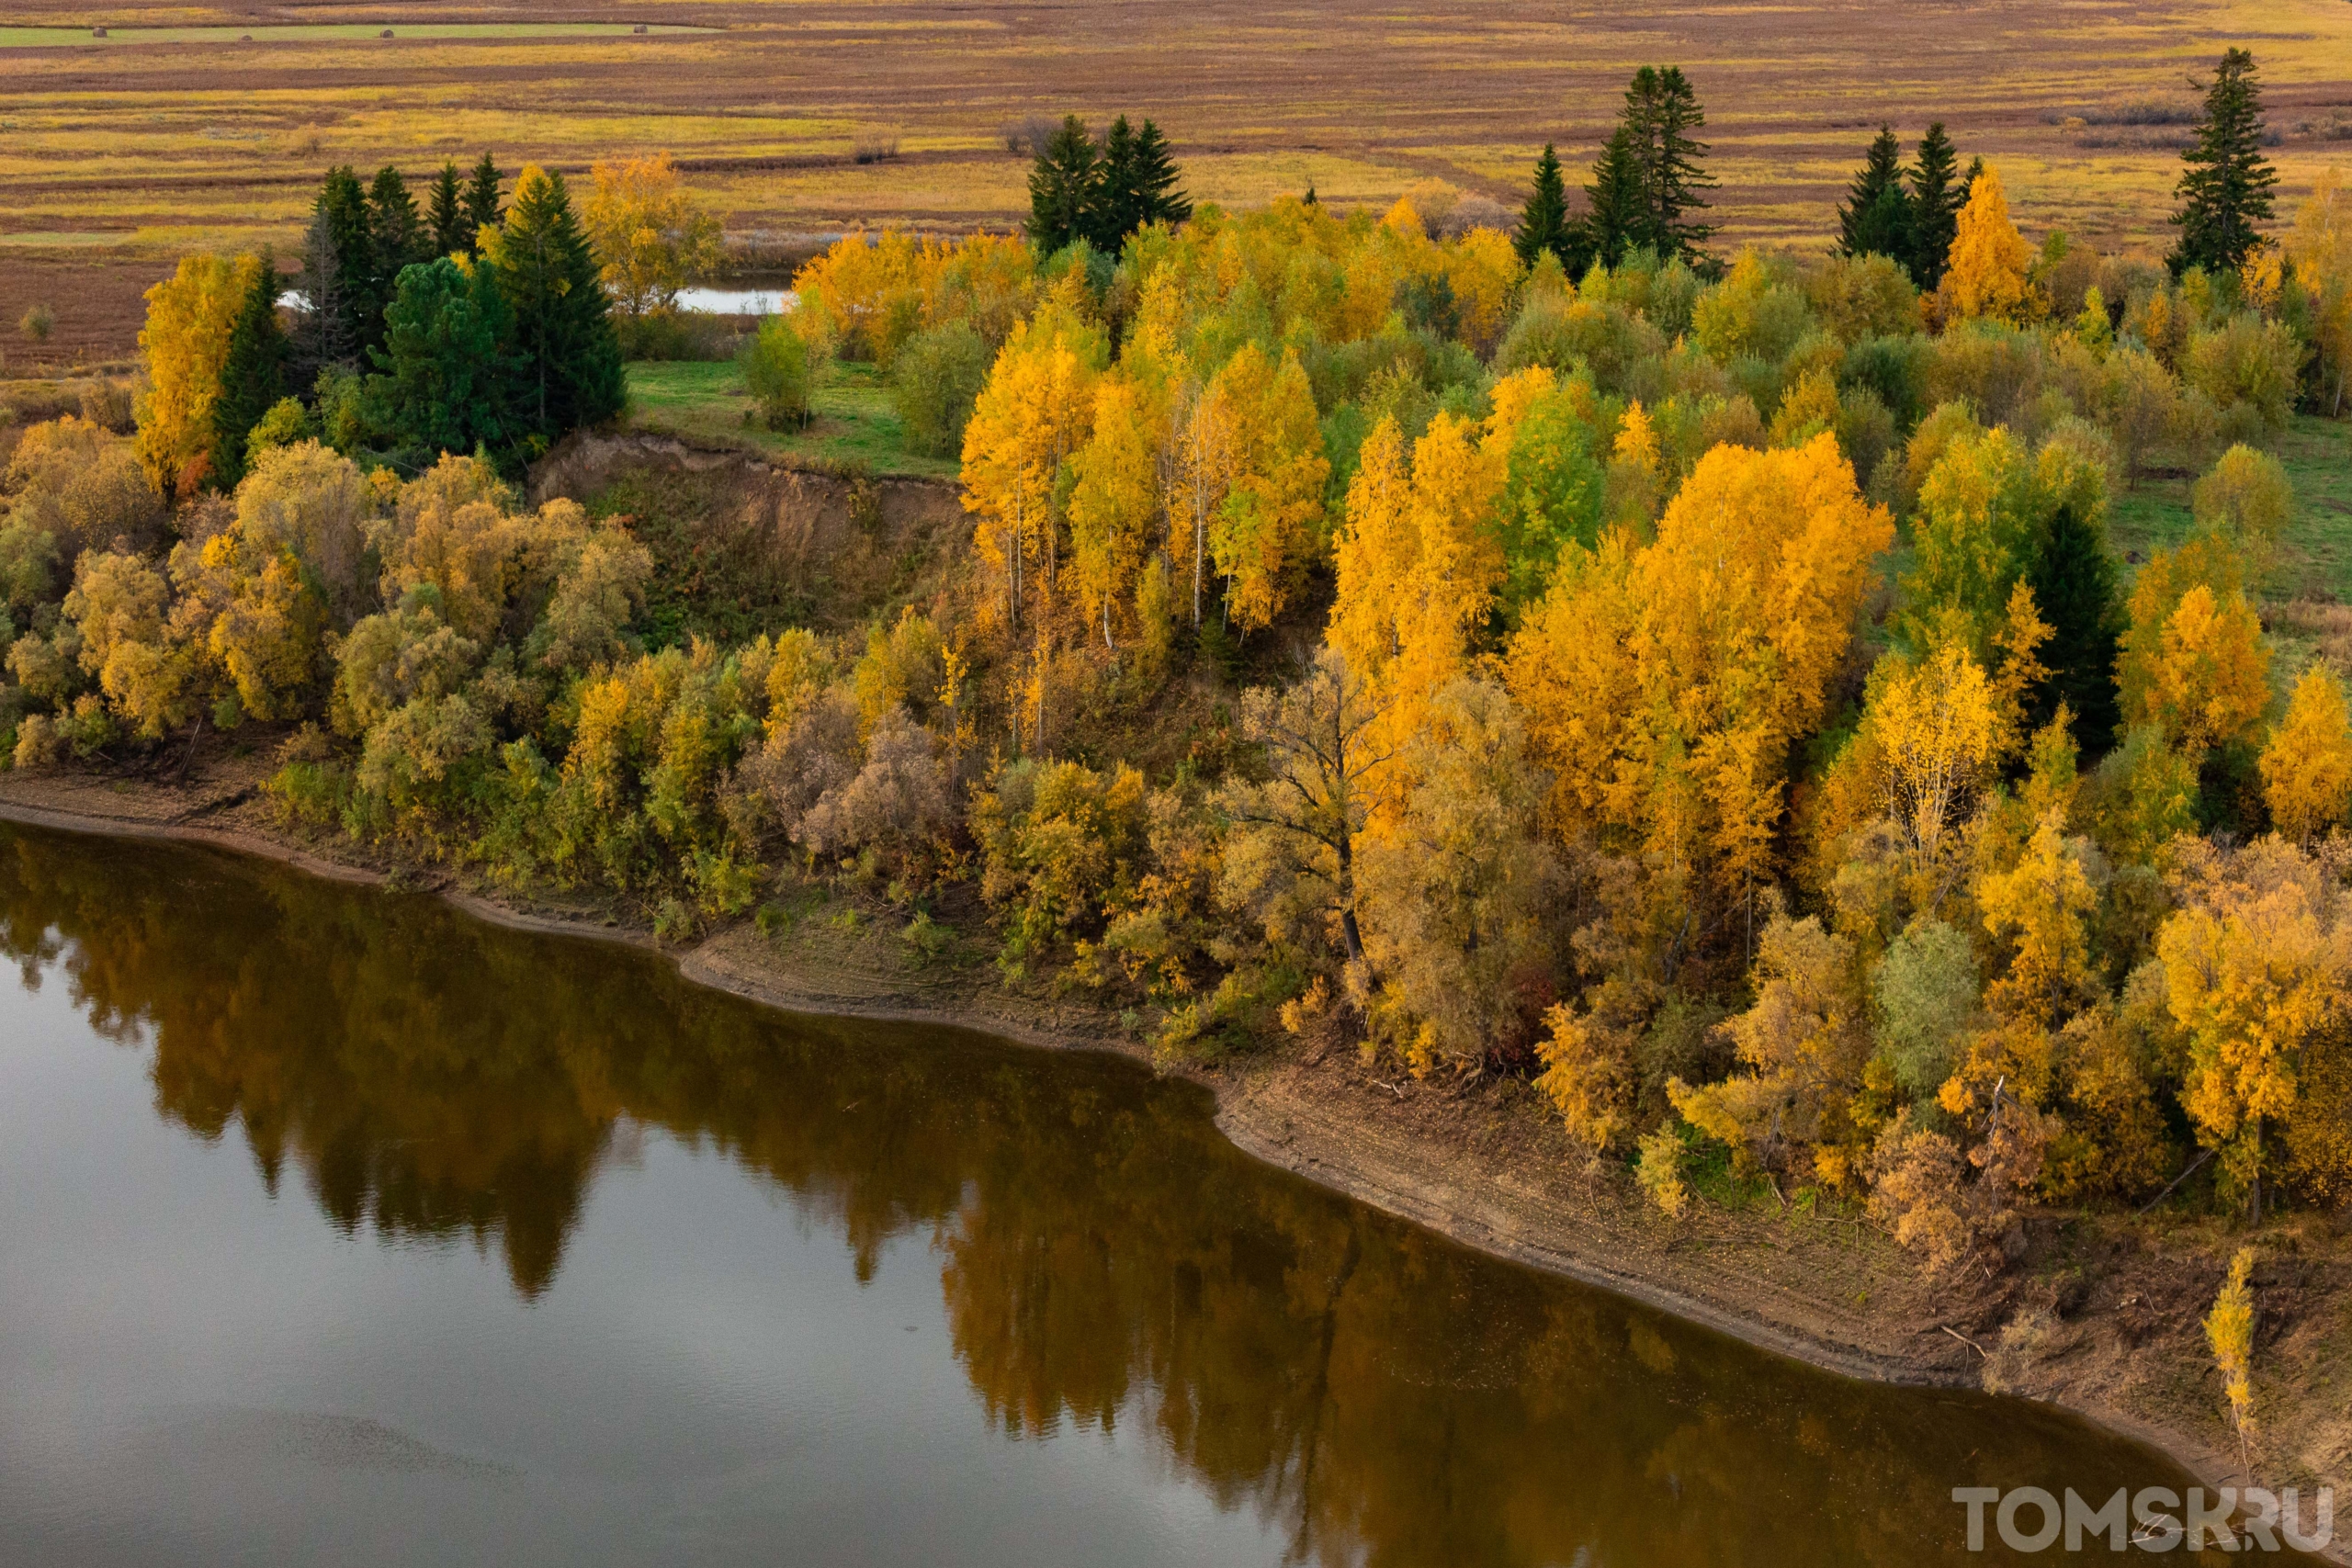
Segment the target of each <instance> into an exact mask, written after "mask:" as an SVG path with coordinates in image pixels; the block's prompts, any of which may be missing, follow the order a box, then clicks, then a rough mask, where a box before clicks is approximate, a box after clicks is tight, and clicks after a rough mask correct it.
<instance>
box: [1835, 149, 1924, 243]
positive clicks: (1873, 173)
mask: <svg viewBox="0 0 2352 1568" xmlns="http://www.w3.org/2000/svg"><path fill="white" fill-rule="evenodd" d="M1912 228H1913V220H1912V210H1911V195H1910V193H1909V192H1908V191H1906V190H1905V189H1904V188H1903V144H1902V143H1901V142H1900V141H1896V140H1895V139H1894V128H1893V127H1892V126H1885V125H1882V126H1880V127H1879V128H1878V136H1877V138H1876V139H1875V140H1873V141H1871V150H1870V152H1869V155H1868V156H1867V157H1866V158H1865V159H1864V161H1863V163H1862V167H1861V171H1860V173H1859V174H1857V175H1855V176H1854V183H1853V184H1852V185H1851V186H1848V187H1847V192H1846V200H1845V203H1844V205H1842V206H1840V207H1839V208H1838V253H1839V254H1842V255H1849V256H1867V255H1881V256H1887V257H1890V258H1892V259H1893V260H1894V261H1896V262H1898V263H1900V264H1902V265H1903V266H1905V268H1906V269H1907V268H1908V267H1909V266H1910V265H1911V255H1912V232H1911V231H1912Z"/></svg>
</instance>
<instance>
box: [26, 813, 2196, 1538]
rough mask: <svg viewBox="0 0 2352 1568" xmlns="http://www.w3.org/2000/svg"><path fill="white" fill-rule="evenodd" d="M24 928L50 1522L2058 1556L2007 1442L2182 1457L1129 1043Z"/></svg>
mask: <svg viewBox="0 0 2352 1568" xmlns="http://www.w3.org/2000/svg"><path fill="white" fill-rule="evenodd" d="M0 946H5V949H6V953H7V955H8V956H9V957H10V958H11V959H13V960H14V963H15V974H14V977H13V980H10V981H0V1560H5V1561H6V1562H25V1563H36V1562H37V1563H43V1564H51V1565H67V1564H83V1563H88V1564H107V1565H110V1568H119V1565H123V1564H145V1563H159V1564H160V1563H173V1564H213V1563H291V1562H319V1563H330V1562H331V1563H335V1564H342V1565H360V1564H374V1563H385V1564H391V1563H403V1564H405V1563H435V1564H472V1563H481V1564H497V1565H499V1568H519V1565H523V1564H538V1563H548V1564H558V1563H560V1564H602V1563H632V1564H635V1563H648V1564H652V1563H659V1564H695V1563H749V1562H759V1563H811V1564H835V1563H842V1564H855V1563H877V1564H899V1563H905V1564H935V1563H936V1564H966V1563H969V1564H998V1563H1003V1564H1022V1565H1024V1568H1028V1565H1048V1564H1106V1565H1143V1564H1154V1563H1170V1564H1175V1563H1187V1564H1196V1563H1276V1562H1308V1563H1353V1562H1367V1563H1382V1564H1392V1563H1393V1564H1415V1565H1419V1564H1430V1565H1440V1564H1443V1565H1457V1568H1469V1565H1482V1564H1582V1565H1587V1568H1601V1565H1604V1564H1614V1565H1622V1568H1665V1565H1669V1564H1671V1565H1677V1568H1682V1565H1695V1564H1723V1565H1736V1564H1770V1565H1774V1568H1781V1565H1787V1568H1797V1565H1803V1568H1820V1565H1825V1564H1858V1563H1868V1564H1888V1565H1901V1568H1916V1565H1917V1564H1923V1563H1926V1564H1933V1563H1945V1562H1951V1563H1962V1562H1976V1563H1982V1562H1998V1561H2002V1560H2003V1558H2002V1555H2001V1554H2000V1553H1999V1552H1998V1551H1993V1552H1987V1553H1984V1554H1970V1553H1968V1552H1966V1551H1964V1550H1963V1545H1962V1511H1961V1510H1960V1509H1959V1508H1958V1507H1956V1506H1954V1505H1953V1504H1952V1503H1951V1500H1950V1499H1951V1489H1952V1488H1953V1487H1955V1486H1961V1485H1998V1486H2007V1485H2013V1484H2019V1483H2041V1484H2043V1485H2065V1484H2072V1485H2075V1486H2076V1487H2077V1488H2079V1489H2081V1490H2082V1491H2084V1493H2085V1494H2086V1495H2103V1494H2104V1493H2105V1492H2107V1491H2109V1490H2112V1488H2113V1487H2114V1486H2116V1485H2120V1484H2130V1485H2133V1486H2138V1485H2143V1484H2150V1483H2156V1484H2162V1483H2174V1484H2177V1483H2181V1482H2182V1481H2183V1480H2184V1479H2185V1478H2183V1477H2182V1476H2181V1475H2180V1473H2179V1472H2177V1470H2176V1469H2175V1468H2174V1467H2173V1466H2171V1465H2170V1464H2169V1463H2167V1462H2166V1461H2164V1460H2163V1459H2161V1458H2160V1457H2158V1456H2156V1455H2154V1454H2152V1453H2150V1452H2148V1451H2146V1450H2143V1449H2140V1448H2137V1447H2134V1446H2132V1445H2131V1444H2128V1443H2125V1442H2123V1441H2120V1440H2119V1439H2117V1438H2112V1437H2109V1436H2108V1435H2105V1434H2103V1433H2100V1432H2098V1431H2096V1430H2094V1429H2092V1428H2090V1427H2086V1426H2084V1425H2083V1424H2081V1423H2079V1422H2076V1421H2074V1420H2072V1419H2069V1418H2067V1417H2064V1416H2059V1415H2057V1414H2054V1413H2052V1412H2051V1411H2048V1410H2046V1409H2042V1408H2039V1407H2035V1406H2031V1405H2026V1404H2011V1403H2002V1402H1997V1401H1995V1400H1991V1399H1987V1398H1984V1397H1979V1396H1974V1395H1967V1394H1959V1393H1939V1392H1924V1391H1918V1390H1897V1389H1887V1388H1881V1387H1874V1386H1868V1385H1863V1384H1860V1383H1854V1382H1846V1381H1843V1380H1840V1379H1837V1378H1833V1377H1829V1376H1826V1375H1823V1374H1821V1373H1817V1372H1815V1371H1810V1370H1808V1369H1806V1368H1804V1367H1801V1366H1798V1365H1795V1364H1792V1363H1791V1362H1788V1361H1785V1360H1782V1359H1778V1358H1776V1357H1772V1356H1769V1355H1765V1354H1762V1353H1759V1352H1758V1351H1755V1350H1752V1349H1750V1348H1747V1347H1746V1346H1743V1345H1740V1344H1738V1343H1736V1342H1734V1341H1732V1340H1729V1339H1726V1338H1724V1337H1720V1336H1718V1335H1715V1334H1712V1333H1709V1332H1707V1331H1704V1330H1702V1329H1699V1328H1695V1327H1692V1326H1690V1325H1684V1324H1680V1323H1678V1322H1676V1321H1674V1320H1672V1319H1670V1318H1668V1317H1664V1316H1661V1315H1658V1314H1654V1313H1652V1312H1649V1311H1647V1310H1645V1309H1642V1308H1639V1307H1636V1306H1634V1305H1632V1304H1629V1303H1625V1302H1623V1301H1621V1300H1619V1299H1617V1298H1615V1297H1613V1296H1611V1295H1608V1294H1606V1293H1603V1292H1596V1291H1592V1290H1589V1289H1585V1288H1583V1287H1580V1286H1577V1285H1576V1284H1572V1283H1569V1282H1567V1281H1565V1280H1557V1279H1554V1278H1551V1277H1548V1276H1545V1275H1543V1274H1539V1273H1535V1272H1532V1271H1529V1270H1527V1269H1520V1268H1517V1267H1513V1266H1511V1265H1509V1264H1505V1263H1501V1262H1498V1261H1495V1260H1492V1259H1489V1258H1484V1257H1481V1256H1478V1255H1476V1254H1474V1253H1471V1252H1468V1251H1464V1250H1463V1249H1461V1248H1459V1247H1454V1246H1453V1245H1451V1244H1449V1243H1447V1242H1445V1241H1443V1240H1441V1239H1439V1238H1437V1237H1435V1236H1433V1235H1429V1234H1428V1233H1426V1232H1423V1231H1420V1230H1418V1229H1416V1228H1414V1227H1413V1226H1410V1225H1408V1224H1402V1223H1400V1222H1397V1221H1395V1220H1392V1219H1388V1218H1386V1217H1385V1216H1383V1215H1381V1214H1378V1213H1374V1212H1372V1211H1370V1210H1368V1209H1365V1208H1363V1207H1362V1206H1360V1205H1357V1204H1355V1203H1352V1202H1350V1201H1347V1200H1344V1199H1341V1198H1339V1197H1336V1196H1334V1195H1332V1194H1330V1193H1329V1192H1326V1191H1323V1190H1319V1189H1317V1188H1315V1187H1312V1186H1310V1185H1308V1184H1306V1183H1305V1182H1303V1181H1300V1180H1297V1179H1293V1178H1292V1177H1290V1176H1287V1175H1285V1174H1283V1173H1282V1172H1279V1171H1275V1170H1273V1169H1271V1168H1267V1167H1264V1166H1261V1165H1259V1164H1257V1163H1255V1162H1253V1161H1251V1160H1250V1159H1248V1158H1246V1157H1245V1156H1242V1155H1240V1154H1239V1153H1238V1152H1237V1151H1236V1150H1234V1149H1233V1148H1232V1147H1231V1146H1230V1145H1227V1144H1226V1143H1225V1142H1224V1140H1223V1139H1222V1138H1221V1137H1220V1136H1219V1135H1218V1134H1217V1133H1216V1130H1215V1128H1214V1127H1213V1126H1212V1125H1211V1123H1210V1119H1209V1117H1210V1111H1211V1105H1210V1103H1209V1100H1208V1098H1207V1097H1206V1096H1205V1095H1204V1093H1203V1092H1201V1091H1200V1090H1199V1089H1196V1088H1193V1087H1192V1086H1189V1085H1185V1084H1181V1083H1172V1082H1163V1081H1159V1080H1156V1079H1154V1078H1153V1077H1151V1076H1150V1075H1149V1074H1148V1073H1147V1072H1145V1071H1143V1070H1142V1069H1140V1068H1139V1067H1137V1066H1136V1065H1134V1064H1133V1063H1130V1062H1128V1061H1125V1060H1124V1059H1120V1058H1114V1057H1110V1056H1102V1057H1093V1056H1086V1055H1055V1054H1049V1053H1044V1052H1036V1051H1030V1050H1025V1049H1022V1048H1018V1047H1014V1046H1011V1045H1007V1044H1004V1043H998V1042H994V1041H991V1040H989V1039H987V1038H984V1037H982V1036H978V1035H975V1034H968V1033H963V1032H955V1031H949V1030H942V1029H918V1028H906V1027H897V1026H885V1025H877V1024H873V1023H865V1022H846V1021H826V1020H817V1019H807V1018H799V1017H792V1016H786V1015H782V1014H778V1013H775V1012H772V1011H766V1010H761V1009H759V1008H756V1007H753V1006H752V1005H749V1004H747V1003H743V1002H741V1001H738V1000H736V999H734V998H729V997H724V996H720V995H717V994H714V993H711V992H708V991H705V990H701V989H697V988H695V987H689V986H687V985H685V984H684V983H683V982H681V981H679V980H678V979H677V978H676V977H675V976H674V975H673V973H672V971H671V969H670V967H669V965H668V964H665V963H663V962H662V961H661V960H659V959H657V958H655V957H652V956H650V955H647V954H643V953H639V952H637V951H635V950H633V949H628V948H622V947H617V946H614V945H609V944H601V943H595V942H586V941H582V940H575V939H560V938H550V937H542V936H535V935H525V934H518V933H515V932H512V931H502V930H496V929H492V928H491V927H488V926H485V925H482V924H481V923H479V922H477V921H474V920H472V919H469V918H467V917H465V916H462V915H460V914H458V913H457V912H455V911H453V910H451V909H449V908H447V907H445V906H443V905H440V904H438V903H436V902H435V901H432V900H430V899H427V898H424V897H416V896H413V895H400V894H393V893H387V892H382V891H377V890H372V889H361V888H353V887H349V886H340V885H335V884H331V883H325V882H321V881H316V880H312V879H309V878H306V877H304V876H301V875H300V874H296V873H292V872H289V871H285V870H281V869H278V868H276V867H272V866H268V865H263V864H257V863H245V862H241V861H236V860H232V859H229V858H226V857H222V856H219V855H215V854H212V853H210V852H203V851H198V850H192V849H186V848H174V847H164V846H158V845H154V844H150V843H141V842H128V841H114V840H98V839H85V838H75V837H68V836H63V835H56V834H50V833H45V832H35V831H31V830H22V829H8V828H6V827H0ZM2094 1488H2097V1489H2098V1493H2096V1494H2095V1493H2094V1492H2093V1489H2094ZM2052 1555H2054V1554H2052ZM2098 1556H2099V1557H2100V1558H2101V1559H2102V1560H2111V1559H2109V1558H2108V1557H2107V1554H2106V1553H2105V1552H2103V1551H2102V1552H2100V1553H2098ZM2047 1560H2048V1558H2046V1557H2045V1558H2042V1559H2038V1561H2047ZM2169 1560H2172V1561H2177V1560H2178V1558H2177V1556H2176V1557H2175V1558H2173V1559H2169Z"/></svg>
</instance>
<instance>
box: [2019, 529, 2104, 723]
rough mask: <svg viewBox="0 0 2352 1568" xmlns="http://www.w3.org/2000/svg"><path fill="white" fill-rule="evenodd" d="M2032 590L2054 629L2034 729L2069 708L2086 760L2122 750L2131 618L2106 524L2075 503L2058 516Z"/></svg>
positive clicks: (2037, 562)
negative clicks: (2121, 703) (2102, 529)
mask: <svg viewBox="0 0 2352 1568" xmlns="http://www.w3.org/2000/svg"><path fill="white" fill-rule="evenodd" d="M2026 584H2027V586H2028V587H2030V588H2031V589H2032V590H2033V602H2034V605H2035V608H2036V609H2038V610H2039V611H2040V612H2041V617H2042V619H2043V620H2045V621H2047V622H2048V623H2049V624H2050V628H2051V636H2050V640H2049V642H2048V643H2047V644H2046V645H2045V646H2044V647H2043V648H2042V649H2041V653H2040V654H2039V656H2038V657H2039V658H2040V659H2041V662H2042V663H2043V664H2044V665H2045V666H2046V667H2047V668H2048V669H2049V671H2050V678H2049V680H2048V681H2046V682H2043V684H2042V688H2041V692H2040V693H2039V694H2038V696H2037V700H2036V702H2035V703H2034V705H2033V707H2032V713H2031V722H2032V726H2033V728H2041V726H2042V725H2044V724H2047V723H2048V722H2049V721H2050V719H2051V717H2052V715H2053V714H2054V713H2055V712H2056V711H2057V707H2058V705H2059V704H2060V703H2062V702H2063V703H2064V704H2065V705H2066V707H2067V709H2068V711H2069V712H2071V713H2072V714H2073V715H2074V717H2075V726H2074V728H2075V744H2076V745H2077V746H2079V747H2080V748H2081V749H2082V751H2083V754H2084V755H2085V756H2087V757H2097V756H2098V755H2099V754H2100V753H2101V752H2104V751H2105V750H2107V749H2108V748H2109V746H2111V745H2113V744H2114V742H2115V730H2116V726H2117V724H2118V723H2120V720H2121V717H2122V714H2121V710H2120V708H2119V707H2118V706H2117V705H2116V699H2115V651H2116V641H2117V639H2118V638H2119V637H2121V636H2122V634H2123V612H2122V605H2121V601H2120V598H2119V597H2118V595H2117V593H2116V587H2115V560H2114V558H2113V557H2111V556H2109V554H2108V551H2107V543H2106V541H2105V540H2104V539H2102V538H2101V537H2100V536H2099V529H2098V525H2097V524H2096V523H2094V522H2092V521H2091V519H2089V518H2088V517H2086V516H2085V515H2084V514H2083V513H2082V510H2081V509H2080V508H2079V507H2077V506H2076V505H2075V504H2074V503H2073V502H2067V503H2065V504H2064V505H2062V506H2060V507H2059V508H2058V510H2057V511H2056V512H2055V513H2052V516H2051V519H2050V525H2049V528H2048V531H2047V532H2046V533H2045V534H2044V535H2043V536H2042V538H2041V547H2040V548H2039V549H2038V550H2037V551H2036V553H2035V555H2034V558H2033V560H2032V563H2031V564H2030V566H2029V567H2028V568H2027V570H2026Z"/></svg>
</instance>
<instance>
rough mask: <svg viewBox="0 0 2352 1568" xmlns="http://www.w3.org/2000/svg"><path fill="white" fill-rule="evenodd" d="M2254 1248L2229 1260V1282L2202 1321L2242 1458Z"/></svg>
mask: <svg viewBox="0 0 2352 1568" xmlns="http://www.w3.org/2000/svg"><path fill="white" fill-rule="evenodd" d="M2253 1273H2254V1248H2252V1247H2239V1248H2238V1250H2237V1255H2236V1256H2235V1257H2233V1258H2231V1259H2230V1275H2229V1278H2228V1279H2227V1280H2223V1281H2222V1290H2221V1293H2220V1294H2219V1295H2217V1296H2215V1297H2214V1298H2213V1310H2212V1311H2211V1313H2210V1314H2207V1315H2206V1318H2205V1343H2206V1344H2207V1346H2209V1347H2210V1348H2211V1349H2212V1352H2213V1365H2214V1366H2215V1367H2216V1368H2217V1369H2219V1371H2221V1374H2222V1394H2223V1396H2224V1397H2226V1398H2227V1399H2228V1400H2229V1402H2230V1419H2231V1420H2232V1421H2233V1423H2235V1424H2236V1427H2237V1429H2238V1445H2239V1449H2240V1452H2241V1457H2243V1456H2244V1449H2245V1438H2246V1434H2247V1433H2248V1432H2250V1431H2252V1430H2253V1428H2254V1291H2253V1289H2252V1287H2251V1285H2250V1283H2249V1279H2250V1277H2251V1276H2252V1274H2253Z"/></svg>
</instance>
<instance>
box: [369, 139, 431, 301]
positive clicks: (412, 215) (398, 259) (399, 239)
mask: <svg viewBox="0 0 2352 1568" xmlns="http://www.w3.org/2000/svg"><path fill="white" fill-rule="evenodd" d="M368 232H369V234H370V236H371V237H372V238H373V239H374V241H375V243H376V255H375V263H376V276H377V277H378V279H379V281H380V283H381V285H382V289H383V292H382V296H381V297H382V298H383V299H385V300H386V301H387V302H389V301H390V299H391V297H392V285H393V284H394V283H395V282H397V281H398V280H399V278H400V276H401V268H402V267H404V266H406V265H408V264H409V263H411V262H413V261H422V260H424V256H425V254H426V251H425V247H426V245H427V244H428V243H430V237H429V236H428V235H427V234H426V232H425V229H424V220H422V219H421V218H419V217H418V216H417V211H416V198H415V197H413V196H411V195H409V193H408V181H407V180H405V179H403V178H401V172H400V171H399V170H398V169H395V168H393V167H392V166H391V165H390V164H385V165H384V166H383V167H382V168H380V169H379V170H377V171H376V183H375V184H374V185H372V186H368Z"/></svg>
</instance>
